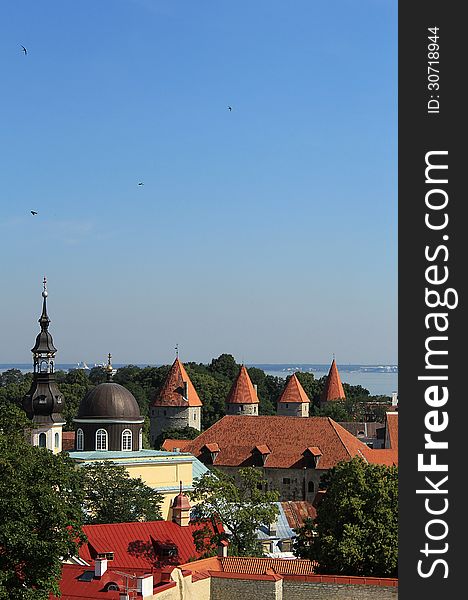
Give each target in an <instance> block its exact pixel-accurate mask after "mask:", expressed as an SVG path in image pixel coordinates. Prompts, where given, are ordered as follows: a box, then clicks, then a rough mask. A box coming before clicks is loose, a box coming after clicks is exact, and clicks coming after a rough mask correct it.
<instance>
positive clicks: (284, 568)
mask: <svg viewBox="0 0 468 600" xmlns="http://www.w3.org/2000/svg"><path fill="white" fill-rule="evenodd" d="M220 562H221V565H222V567H223V571H224V572H225V573H244V574H249V575H263V574H265V573H266V572H267V571H268V570H270V569H271V570H272V571H273V572H274V573H277V574H278V575H287V574H291V575H309V574H312V573H313V572H314V565H313V563H312V561H310V560H306V559H299V558H298V559H295V560H284V559H282V558H254V557H244V556H226V557H224V558H220Z"/></svg>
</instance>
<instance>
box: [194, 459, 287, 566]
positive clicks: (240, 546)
mask: <svg viewBox="0 0 468 600" xmlns="http://www.w3.org/2000/svg"><path fill="white" fill-rule="evenodd" d="M264 483H265V481H264V479H263V475H262V473H261V471H260V470H259V469H255V467H245V468H242V469H239V470H238V472H237V476H236V477H235V478H234V477H232V476H231V475H228V474H226V473H223V472H222V471H219V470H217V469H213V471H209V472H207V473H205V474H204V475H203V476H202V477H200V478H198V479H196V480H195V482H194V490H193V491H192V492H189V496H190V498H191V499H192V500H194V501H195V502H199V504H197V506H196V516H197V518H198V519H199V520H200V521H203V522H206V521H207V520H208V521H212V522H219V521H221V523H222V524H223V526H224V527H226V528H227V535H226V538H227V539H228V541H229V553H230V554H231V555H234V556H261V555H262V554H263V553H262V548H261V543H260V542H259V540H258V539H257V529H258V528H259V527H260V525H270V524H271V523H273V521H274V520H275V519H276V516H277V515H278V507H277V505H276V504H275V502H277V501H278V499H279V494H278V492H276V491H268V492H265V491H263V484H264ZM214 535H216V534H214ZM210 541H212V540H211V538H210Z"/></svg>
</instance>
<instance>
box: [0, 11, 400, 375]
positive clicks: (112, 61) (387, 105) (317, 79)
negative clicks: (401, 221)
mask: <svg viewBox="0 0 468 600" xmlns="http://www.w3.org/2000/svg"><path fill="white" fill-rule="evenodd" d="M252 4H253V5H252ZM2 14H3V17H4V18H3V22H4V23H5V24H6V25H7V27H5V29H4V31H2V34H3V35H2V39H1V42H0V50H1V54H2V58H3V67H4V89H5V93H4V94H3V96H2V99H1V100H0V102H1V106H2V112H3V114H4V115H5V117H6V118H5V123H4V127H3V144H2V148H1V149H0V155H1V160H2V165H3V171H4V172H3V175H2V183H3V185H2V192H3V193H2V199H1V200H0V204H1V208H2V217H1V221H0V239H1V240H2V249H3V256H4V257H5V259H4V263H3V265H2V266H3V273H2V280H3V285H2V288H3V293H2V294H1V301H0V309H1V310H2V313H3V314H4V315H6V316H7V318H6V319H5V325H4V333H5V335H6V339H7V340H8V344H7V347H6V348H3V349H1V350H0V362H2V363H14V362H21V363H27V362H29V360H30V356H31V355H30V348H31V346H32V343H33V341H34V338H35V336H36V334H37V332H38V324H37V319H38V318H39V315H40V309H41V296H40V294H41V291H42V278H43V276H44V275H46V276H47V279H48V287H49V299H48V302H49V305H48V309H49V316H50V318H51V332H52V334H53V336H54V341H55V342H56V345H57V348H58V353H57V362H60V363H73V362H76V361H78V360H94V361H96V362H102V361H104V360H105V357H106V355H107V353H108V352H109V351H110V352H111V353H112V354H113V357H114V359H115V361H116V362H117V363H130V362H131V363H144V362H145V361H150V362H151V363H164V364H166V363H168V362H169V361H171V360H172V358H173V356H174V350H173V349H174V347H175V345H176V344H179V345H180V347H181V350H182V358H183V360H190V361H191V360H193V361H196V362H208V361H210V360H211V358H213V357H215V356H218V355H219V354H221V353H223V352H227V353H231V354H233V355H234V356H235V358H236V359H237V360H238V361H239V362H246V363H293V362H301V363H324V364H326V363H328V362H330V360H331V357H332V355H333V354H336V357H337V361H338V362H339V363H356V364H357V363H362V364H375V363H382V364H395V363H396V362H397V233H396V230H397V192H396V190H397V186H396V182H397V160H396V159H397V157H396V153H397V6H396V5H395V4H394V3H391V2H385V1H378V0H366V1H364V2H362V3H360V4H359V5H356V4H355V3H352V2H348V1H347V0H342V1H340V2H337V3H333V4H332V5H322V4H320V5H319V4H318V3H313V2H312V3H311V2H306V1H299V2H297V3H295V4H294V5H293V6H287V7H286V6H285V4H284V2H280V1H272V2H264V1H260V2H257V3H248V2H245V1H244V2H238V3H236V4H234V5H231V4H228V3H227V2H217V3H215V2H207V3H204V4H203V5H194V4H193V3H190V2H188V1H186V0H183V1H181V2H178V3H177V4H173V3H168V2H165V1H155V2H146V1H145V0H134V1H128V0H117V1H115V2H110V1H107V0H105V1H103V2H100V3H94V2H91V1H90V0H84V1H83V2H81V3H79V4H78V5H64V4H63V3H61V2H58V0H53V1H51V2H50V3H48V5H47V6H38V5H36V3H34V2H32V1H31V0H26V1H25V2H24V3H21V5H9V6H7V7H3V8H2ZM23 45H24V47H25V48H26V49H27V53H25V52H24V51H23V50H22V46H23ZM229 107H231V110H230V109H229ZM140 184H142V185H140ZM30 211H34V212H37V214H36V215H33V214H31V212H30ZM6 257H8V260H6Z"/></svg>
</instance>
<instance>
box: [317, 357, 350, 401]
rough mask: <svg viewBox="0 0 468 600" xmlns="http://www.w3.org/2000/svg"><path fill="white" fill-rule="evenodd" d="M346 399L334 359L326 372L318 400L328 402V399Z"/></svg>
mask: <svg viewBox="0 0 468 600" xmlns="http://www.w3.org/2000/svg"><path fill="white" fill-rule="evenodd" d="M344 399H346V396H345V393H344V389H343V384H342V383H341V379H340V374H339V373H338V367H337V366H336V361H335V359H333V362H332V364H331V367H330V371H329V372H328V377H327V381H326V383H325V387H324V389H323V392H322V396H321V397H320V402H321V403H323V402H328V401H329V400H344Z"/></svg>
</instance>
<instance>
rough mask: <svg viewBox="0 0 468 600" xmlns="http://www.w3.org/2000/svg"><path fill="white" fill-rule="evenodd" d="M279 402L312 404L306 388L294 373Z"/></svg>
mask: <svg viewBox="0 0 468 600" xmlns="http://www.w3.org/2000/svg"><path fill="white" fill-rule="evenodd" d="M278 402H287V403H288V404H289V403H293V402H299V403H301V404H303V403H304V402H310V400H309V398H308V396H307V394H306V393H305V391H304V388H303V387H302V385H301V382H300V381H299V379H298V378H297V375H296V373H293V374H292V375H291V377H290V378H289V381H288V383H287V384H286V385H285V387H284V390H283V392H282V393H281V396H280V397H279V400H278Z"/></svg>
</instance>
